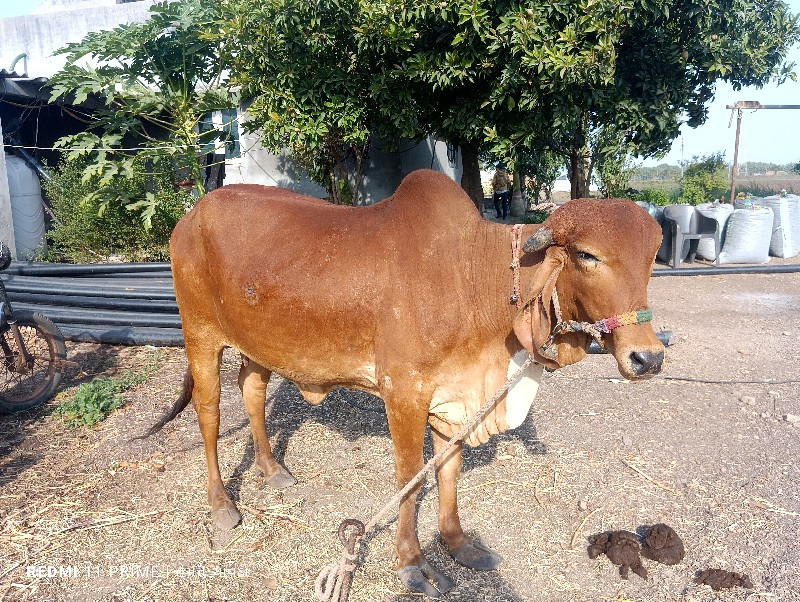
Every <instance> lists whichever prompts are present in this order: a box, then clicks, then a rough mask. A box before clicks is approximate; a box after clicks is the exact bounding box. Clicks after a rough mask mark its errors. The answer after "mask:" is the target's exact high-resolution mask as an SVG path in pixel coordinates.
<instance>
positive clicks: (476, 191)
mask: <svg viewBox="0 0 800 602" xmlns="http://www.w3.org/2000/svg"><path fill="white" fill-rule="evenodd" d="M461 166H462V168H463V172H462V174H461V188H463V189H464V192H466V193H467V195H468V196H469V198H471V199H472V202H473V203H475V206H476V207H477V208H478V211H480V212H481V213H483V186H482V185H481V166H480V164H479V163H478V145H477V143H475V142H464V143H462V144H461Z"/></svg>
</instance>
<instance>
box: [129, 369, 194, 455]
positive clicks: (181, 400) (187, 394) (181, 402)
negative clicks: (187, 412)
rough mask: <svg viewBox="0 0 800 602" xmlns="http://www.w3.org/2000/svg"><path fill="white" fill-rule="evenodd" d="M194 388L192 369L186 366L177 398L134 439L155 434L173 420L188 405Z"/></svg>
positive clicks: (145, 437)
mask: <svg viewBox="0 0 800 602" xmlns="http://www.w3.org/2000/svg"><path fill="white" fill-rule="evenodd" d="M193 389H194V377H193V376H192V371H191V370H189V369H188V368H187V370H186V374H184V375H183V390H182V391H181V394H180V395H179V396H178V399H177V400H175V403H174V404H173V406H172V408H171V409H170V410H169V412H167V413H166V414H164V415H163V416H162V417H161V418H160V419H159V421H158V422H156V423H155V424H154V425H153V426H151V427H150V429H149V430H148V431H147V432H146V433H145V434H144V435H140V436H139V437H135V439H147V438H148V437H150V436H152V435H155V434H156V433H157V432H158V431H160V430H161V429H162V428H164V426H165V425H166V424H167V423H168V422H171V421H172V420H174V419H175V418H176V417H177V416H178V414H180V413H181V412H182V411H183V410H184V409H185V408H186V406H188V405H189V402H190V401H192V390H193Z"/></svg>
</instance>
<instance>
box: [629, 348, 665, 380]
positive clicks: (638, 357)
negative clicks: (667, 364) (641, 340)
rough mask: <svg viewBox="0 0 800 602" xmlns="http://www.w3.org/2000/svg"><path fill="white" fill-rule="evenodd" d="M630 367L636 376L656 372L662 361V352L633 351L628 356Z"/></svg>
mask: <svg viewBox="0 0 800 602" xmlns="http://www.w3.org/2000/svg"><path fill="white" fill-rule="evenodd" d="M630 359H631V367H632V368H633V371H634V372H635V373H636V374H637V375H642V374H650V373H655V372H658V371H659V370H660V369H661V363H662V362H663V361H664V352H663V351H659V352H657V353H653V352H652V351H634V352H633V353H631V355H630Z"/></svg>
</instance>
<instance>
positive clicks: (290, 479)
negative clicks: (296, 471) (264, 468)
mask: <svg viewBox="0 0 800 602" xmlns="http://www.w3.org/2000/svg"><path fill="white" fill-rule="evenodd" d="M267 485H269V486H270V487H272V488H273V489H286V488H287V487H291V486H292V485H297V479H295V478H294V475H292V473H291V472H289V471H288V470H286V469H285V468H284V467H283V466H281V467H280V468H279V469H278V472H276V473H275V474H274V475H272V476H271V477H268V478H267Z"/></svg>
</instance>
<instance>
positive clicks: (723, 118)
mask: <svg viewBox="0 0 800 602" xmlns="http://www.w3.org/2000/svg"><path fill="white" fill-rule="evenodd" d="M786 2H787V4H788V5H789V7H790V9H791V11H792V12H793V13H795V14H797V13H800V0H786ZM41 3H42V0H0V17H12V16H16V15H24V14H27V13H28V12H30V11H31V10H33V9H34V8H36V7H37V6H38V5H39V4H41ZM787 58H788V60H789V61H794V62H795V63H797V66H796V68H795V70H796V71H797V73H798V80H800V47H798V46H795V47H794V48H792V50H791V51H790V53H789V56H788V57H787ZM739 100H757V101H759V102H760V103H761V104H762V105H766V104H773V105H777V104H781V105H787V104H790V105H800V81H797V82H792V81H787V82H786V83H784V84H783V85H781V86H777V85H775V84H769V85H767V86H765V87H764V88H762V89H760V90H759V89H757V88H742V89H741V90H740V91H738V92H734V90H733V89H732V88H731V86H729V85H727V84H724V83H720V84H718V85H717V91H716V95H715V97H714V100H713V101H712V102H711V103H710V104H709V111H708V119H707V120H706V122H705V123H704V124H703V125H702V126H700V127H699V128H696V129H692V128H689V127H686V126H684V127H683V128H682V129H681V136H679V137H678V138H677V139H676V140H675V141H674V142H673V144H672V149H671V150H670V152H669V153H668V154H667V155H666V157H664V158H663V159H648V160H646V161H645V162H644V164H645V165H656V164H658V163H670V164H673V165H676V164H678V163H679V162H681V161H682V160H687V161H688V160H690V159H691V158H692V157H694V156H701V155H709V154H711V153H715V152H719V151H722V152H724V153H725V157H726V159H727V160H728V161H733V151H734V141H735V138H736V118H735V117H734V119H733V120H731V111H730V110H729V109H726V108H725V106H726V105H729V104H734V103H735V102H736V101H739ZM729 123H730V126H729ZM746 161H764V162H768V163H777V164H779V165H782V164H786V163H796V162H797V161H800V109H783V110H777V109H775V110H773V109H762V110H759V111H749V110H747V111H745V112H744V116H743V118H742V131H741V136H740V141H739V162H740V163H744V162H746Z"/></svg>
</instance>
